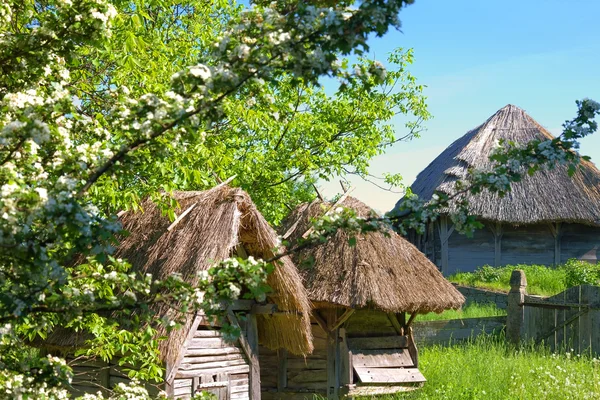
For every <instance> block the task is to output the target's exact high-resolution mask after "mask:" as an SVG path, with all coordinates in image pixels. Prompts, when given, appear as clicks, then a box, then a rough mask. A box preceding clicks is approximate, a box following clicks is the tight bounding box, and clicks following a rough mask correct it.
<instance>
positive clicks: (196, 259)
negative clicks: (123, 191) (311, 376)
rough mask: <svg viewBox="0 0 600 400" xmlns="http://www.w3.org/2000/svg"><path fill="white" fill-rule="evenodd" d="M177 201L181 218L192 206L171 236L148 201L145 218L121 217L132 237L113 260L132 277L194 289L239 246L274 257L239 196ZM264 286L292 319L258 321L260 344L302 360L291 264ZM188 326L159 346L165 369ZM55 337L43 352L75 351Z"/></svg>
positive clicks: (304, 306)
mask: <svg viewBox="0 0 600 400" xmlns="http://www.w3.org/2000/svg"><path fill="white" fill-rule="evenodd" d="M174 197H175V199H177V201H178V203H179V205H180V210H178V211H177V214H178V215H179V214H180V212H183V211H185V210H188V209H189V208H190V207H191V206H192V205H194V204H195V206H194V207H193V208H192V209H191V211H190V212H189V213H188V214H187V215H186V216H185V217H184V218H182V219H181V221H180V222H179V223H178V224H177V225H176V226H175V227H174V228H173V229H172V230H170V231H168V230H167V228H168V227H169V226H170V225H171V221H170V220H169V219H168V218H167V217H166V216H163V215H162V214H161V211H160V210H159V208H158V207H157V206H156V205H155V204H154V203H152V202H151V201H150V200H147V201H145V202H144V204H143V209H144V212H138V213H133V212H128V213H126V214H125V215H123V216H122V218H121V221H122V223H123V227H124V229H125V230H127V231H129V232H130V235H129V236H127V237H125V238H124V239H123V240H122V241H121V244H120V246H119V247H118V249H117V251H116V254H115V256H116V257H121V258H124V259H127V260H128V261H129V262H130V263H131V264H132V266H133V269H134V270H136V271H140V272H142V273H150V274H152V275H153V276H154V277H155V278H159V279H162V278H166V277H167V276H169V275H170V274H172V273H174V272H177V273H180V274H181V275H182V277H183V279H185V280H186V281H188V282H192V283H193V282H195V281H196V280H197V273H198V272H200V271H203V270H206V269H208V268H210V267H211V266H212V265H214V263H215V262H218V261H220V260H223V259H225V258H227V257H230V256H231V255H235V252H234V251H235V248H236V246H237V245H239V244H241V245H242V246H243V248H244V250H245V251H246V253H247V254H248V255H249V256H253V257H255V258H262V259H269V258H271V257H273V255H274V254H273V251H274V249H275V247H277V245H278V237H277V234H276V233H275V231H274V230H273V229H272V228H271V227H270V226H269V224H268V223H267V221H266V220H265V219H264V217H263V216H262V215H261V214H260V212H259V211H258V210H257V209H256V207H255V206H254V203H253V202H252V200H251V199H250V196H248V194H247V193H245V192H244V191H243V190H241V189H237V188H231V187H229V186H226V185H223V186H218V187H216V188H214V189H211V190H207V191H203V192H175V193H174ZM268 284H269V286H270V287H271V288H272V289H273V293H272V294H271V296H270V301H271V302H273V303H275V304H277V306H278V310H280V311H292V312H291V313H287V314H284V313H278V314H275V315H258V316H257V318H258V330H259V338H260V342H261V344H263V345H265V346H267V347H269V348H271V349H278V348H286V349H287V350H289V351H290V352H292V353H294V354H299V355H304V354H307V353H310V352H312V334H311V330H310V319H309V316H310V307H311V305H310V301H309V299H308V296H307V293H306V290H305V288H304V286H303V284H302V280H301V277H300V275H299V273H298V270H297V269H296V267H295V266H294V264H293V262H292V261H291V259H290V258H289V257H284V258H282V259H281V260H280V261H279V262H278V263H277V265H276V268H275V271H274V272H273V273H272V274H271V275H270V276H269V278H268ZM156 311H157V313H158V315H168V314H172V313H173V312H174V311H173V310H172V309H171V308H170V307H168V306H166V305H165V306H163V307H160V308H159V309H158V310H156ZM193 319H194V317H193V316H188V317H187V323H186V325H185V326H184V327H183V328H182V329H179V330H176V331H173V332H171V333H170V334H169V335H168V338H167V339H166V340H164V341H162V342H161V343H160V345H159V346H160V350H161V356H162V357H163V359H164V360H165V361H167V363H170V365H173V362H174V360H175V359H176V357H177V355H178V353H179V351H180V349H181V347H182V346H183V344H184V342H185V339H186V337H187V333H188V331H189V329H190V327H191V325H192V323H193ZM159 333H160V334H164V332H159ZM58 336H59V337H57V335H55V336H54V337H51V338H49V340H48V342H49V343H46V345H50V346H56V347H72V346H73V342H74V341H75V340H76V339H75V338H74V337H73V335H70V336H63V335H58ZM60 336H63V337H60Z"/></svg>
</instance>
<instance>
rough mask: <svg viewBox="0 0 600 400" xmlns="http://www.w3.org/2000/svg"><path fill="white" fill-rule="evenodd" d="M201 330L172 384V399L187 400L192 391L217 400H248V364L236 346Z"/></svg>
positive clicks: (209, 331)
mask: <svg viewBox="0 0 600 400" xmlns="http://www.w3.org/2000/svg"><path fill="white" fill-rule="evenodd" d="M204 328H205V327H200V328H199V329H198V330H197V331H196V332H195V334H194V338H193V339H192V341H191V343H190V345H189V347H188V349H187V351H186V353H185V355H184V358H183V361H182V362H181V365H180V366H179V369H178V370H177V374H176V375H175V381H174V384H173V386H174V396H175V398H177V399H189V398H191V397H192V394H193V392H194V389H195V388H197V387H198V386H200V388H202V390H206V391H208V392H212V393H215V394H216V395H217V396H218V398H219V400H242V399H249V386H248V374H249V371H250V366H249V362H248V360H247V358H246V356H245V354H244V352H243V351H242V349H241V347H240V345H239V343H235V344H232V343H228V342H226V341H225V340H224V339H223V338H222V336H221V333H220V332H219V331H215V330H210V329H204Z"/></svg>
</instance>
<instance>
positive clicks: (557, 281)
mask: <svg viewBox="0 0 600 400" xmlns="http://www.w3.org/2000/svg"><path fill="white" fill-rule="evenodd" d="M515 269H522V270H524V271H525V275H526V276H527V292H528V293H529V294H536V295H542V296H552V295H555V294H558V293H560V292H562V291H564V290H565V289H567V288H569V287H571V286H576V285H581V284H586V283H587V284H598V281H599V279H600V264H590V263H587V262H585V261H578V260H569V261H567V262H566V263H565V264H561V265H559V266H558V267H547V266H545V265H507V266H504V267H497V268H496V267H490V266H487V265H486V266H483V267H480V268H478V269H477V270H476V271H475V272H461V273H457V274H454V275H451V276H450V277H448V280H449V281H450V282H454V283H458V284H460V285H466V286H473V287H480V288H485V289H491V290H498V291H503V292H508V291H509V290H510V285H509V284H508V282H509V280H510V275H511V273H512V271H513V270H515Z"/></svg>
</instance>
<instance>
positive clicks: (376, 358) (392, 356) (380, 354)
mask: <svg viewBox="0 0 600 400" xmlns="http://www.w3.org/2000/svg"><path fill="white" fill-rule="evenodd" d="M352 365H353V366H355V367H373V368H375V367H379V368H384V367H412V366H414V363H413V360H412V358H411V355H410V353H409V352H408V350H406V349H398V350H357V352H355V353H352Z"/></svg>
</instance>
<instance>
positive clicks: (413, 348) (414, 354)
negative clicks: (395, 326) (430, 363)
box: [408, 328, 419, 368]
mask: <svg viewBox="0 0 600 400" xmlns="http://www.w3.org/2000/svg"><path fill="white" fill-rule="evenodd" d="M408 353H409V354H410V358H411V359H412V362H413V365H414V366H415V368H419V351H418V350H417V344H416V343H415V337H414V335H413V331H412V328H408Z"/></svg>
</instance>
